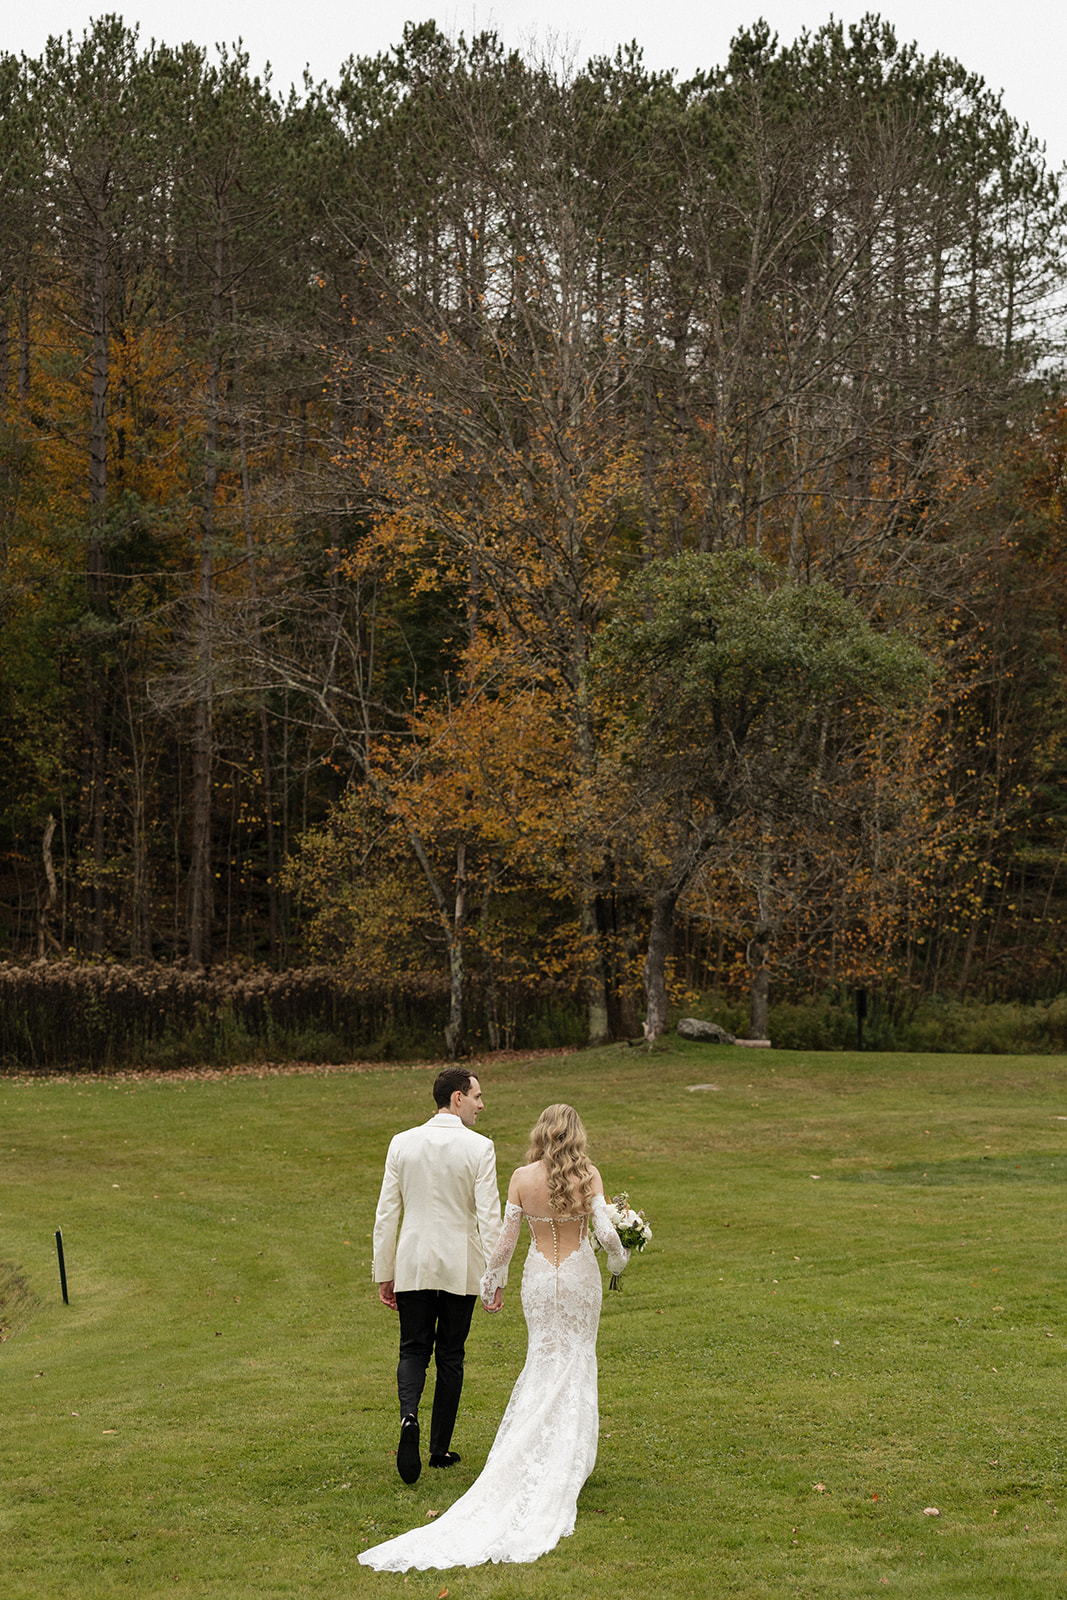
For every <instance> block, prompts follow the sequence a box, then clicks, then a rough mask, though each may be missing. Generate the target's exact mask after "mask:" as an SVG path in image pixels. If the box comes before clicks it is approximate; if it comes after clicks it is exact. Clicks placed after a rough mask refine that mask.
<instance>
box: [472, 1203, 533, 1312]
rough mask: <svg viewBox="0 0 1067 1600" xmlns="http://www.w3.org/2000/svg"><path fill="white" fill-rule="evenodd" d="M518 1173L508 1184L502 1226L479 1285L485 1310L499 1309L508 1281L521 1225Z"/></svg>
mask: <svg viewBox="0 0 1067 1600" xmlns="http://www.w3.org/2000/svg"><path fill="white" fill-rule="evenodd" d="M517 1179H518V1174H517V1173H513V1174H512V1178H511V1182H510V1183H509V1184H508V1201H507V1205H506V1206H505V1207H504V1226H503V1227H502V1228H501V1230H500V1237H499V1239H498V1240H497V1242H496V1248H495V1249H494V1251H493V1253H492V1255H491V1256H490V1257H489V1264H488V1266H487V1267H486V1269H485V1273H484V1275H483V1277H482V1281H481V1284H480V1286H479V1293H480V1294H481V1297H482V1305H483V1306H484V1307H485V1309H486V1310H487V1311H499V1310H500V1304H501V1300H502V1297H503V1290H504V1285H505V1284H506V1283H507V1281H508V1262H509V1261H510V1260H511V1258H512V1256H513V1255H514V1253H515V1246H516V1245H517V1244H518V1242H519V1230H520V1229H521V1227H522V1206H521V1205H520V1204H519V1203H518V1201H519V1189H518V1182H517Z"/></svg>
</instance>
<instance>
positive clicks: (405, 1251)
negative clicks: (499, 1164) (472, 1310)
mask: <svg viewBox="0 0 1067 1600" xmlns="http://www.w3.org/2000/svg"><path fill="white" fill-rule="evenodd" d="M401 1218H402V1219H403V1220H401ZM398 1223H399V1224H400V1237H399V1240H398V1239H397V1224H398ZM500 1228H501V1217H500V1193H499V1191H498V1189H497V1182H496V1151H495V1150H494V1148H493V1141H492V1140H491V1139H487V1138H485V1136H484V1135H483V1134H480V1133H476V1132H475V1131H474V1129H473V1128H468V1127H467V1126H466V1125H465V1124H464V1123H463V1122H461V1121H460V1119H459V1117H456V1116H452V1115H445V1116H435V1117H431V1118H430V1120H429V1122H425V1123H423V1124H422V1126H421V1127H418V1128H408V1129H406V1131H405V1132H404V1133H398V1134H397V1135H396V1136H395V1138H393V1139H392V1140H391V1141H390V1144H389V1150H388V1154H387V1155H386V1158H385V1176H384V1178H383V1179H382V1192H381V1194H380V1196H379V1198H378V1210H377V1212H376V1213H375V1217H374V1281H375V1282H376V1283H387V1282H388V1281H389V1280H390V1279H392V1280H393V1287H394V1289H396V1290H397V1291H399V1292H401V1293H402V1292H403V1291H405V1290H407V1289H444V1290H446V1291H447V1292H448V1293H449V1294H477V1293H478V1287H479V1284H480V1282H481V1278H482V1274H483V1273H484V1271H485V1268H486V1263H487V1262H488V1260H489V1257H490V1255H491V1254H492V1252H493V1247H494V1246H495V1244H496V1241H497V1237H498V1235H499V1233H500Z"/></svg>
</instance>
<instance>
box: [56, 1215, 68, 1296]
mask: <svg viewBox="0 0 1067 1600" xmlns="http://www.w3.org/2000/svg"><path fill="white" fill-rule="evenodd" d="M56 1254H57V1255H58V1256H59V1286H60V1288H61V1289H62V1290H63V1304H64V1305H65V1306H69V1305H70V1301H69V1300H68V1299H67V1264H66V1262H65V1261H64V1260H63V1230H62V1228H57V1229H56Z"/></svg>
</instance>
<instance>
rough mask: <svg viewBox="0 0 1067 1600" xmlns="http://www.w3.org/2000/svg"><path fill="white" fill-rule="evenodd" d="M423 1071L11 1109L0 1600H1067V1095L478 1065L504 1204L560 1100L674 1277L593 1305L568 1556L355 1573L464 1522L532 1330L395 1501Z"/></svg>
mask: <svg viewBox="0 0 1067 1600" xmlns="http://www.w3.org/2000/svg"><path fill="white" fill-rule="evenodd" d="M432 1071H433V1069H432V1068H429V1067H402V1068H392V1069H385V1068H381V1069H375V1070H373V1071H356V1070H352V1071H345V1070H340V1071H333V1072H315V1073H305V1074H300V1075H270V1076H262V1077H259V1076H252V1075H238V1076H230V1077H222V1078H215V1079H209V1080H206V1081H205V1080H200V1079H177V1078H174V1079H168V1080H163V1081H156V1080H149V1079H129V1078H120V1079H114V1080H96V1081H85V1080H77V1079H72V1080H70V1081H65V1082H63V1081H56V1080H48V1079H33V1080H15V1079H6V1080H0V1158H2V1159H0V1325H2V1328H3V1333H4V1335H5V1338H4V1342H3V1343H2V1345H0V1386H2V1395H3V1400H2V1409H0V1594H2V1595H3V1597H4V1600H111V1597H116V1596H130V1597H137V1600H142V1597H143V1600H155V1597H158V1596H173V1597H176V1600H192V1597H196V1600H223V1597H224V1600H250V1597H253V1596H254V1597H256V1600H276V1597H277V1600H281V1597H286V1600H289V1597H292V1600H335V1597H338V1596H349V1595H354V1596H364V1595H381V1596H384V1597H386V1600H388V1597H389V1596H390V1595H394V1594H395V1595H400V1594H401V1593H403V1594H404V1595H405V1596H407V1595H411V1596H426V1597H431V1596H433V1597H439V1596H441V1595H442V1594H444V1593H445V1592H446V1591H447V1595H448V1596H449V1597H450V1600H487V1597H492V1600H512V1597H514V1600H520V1597H521V1600H527V1597H530V1600H556V1597H563V1596H576V1597H582V1600H609V1597H610V1600H637V1597H639V1596H641V1597H643V1596H654V1597H659V1596H664V1597H671V1600H674V1597H677V1600H683V1597H684V1600H690V1597H694V1596H695V1597H698V1600H703V1597H705V1596H707V1597H719V1596H740V1597H743V1600H765V1597H766V1600H771V1597H774V1600H778V1597H781V1596H793V1595H801V1596H819V1597H827V1600H830V1597H832V1600H859V1597H865V1596H874V1595H878V1596H880V1595H885V1594H890V1595H900V1596H915V1597H919V1596H921V1597H923V1600H942V1597H949V1596H952V1597H958V1600H1035V1597H1037V1596H1042V1597H1050V1600H1058V1597H1063V1596H1067V1554H1065V1550H1064V1542H1065V1541H1064V1534H1065V1531H1067V1517H1065V1506H1067V1499H1065V1497H1067V1429H1065V1422H1064V1418H1065V1412H1067V1380H1065V1372H1064V1356H1065V1342H1067V1340H1065V1335H1067V1329H1065V1319H1064V1310H1065V1306H1067V1296H1065V1292H1064V1267H1065V1255H1064V1200H1065V1198H1067V1059H1065V1058H1064V1057H1040V1058H1038V1057H1007V1056H998V1057H960V1056H957V1057H951V1056H943V1055H938V1056H927V1057H917V1056H901V1055H895V1056H890V1055H874V1054H871V1055H864V1056H855V1055H804V1054H803V1053H795V1054H787V1053H784V1052H778V1051H761V1052H758V1053H757V1052H747V1051H741V1050H733V1051H730V1050H725V1051H716V1050H714V1049H706V1048H705V1049H701V1047H697V1046H686V1045H682V1044H680V1043H674V1044H672V1045H671V1046H670V1047H669V1048H666V1049H664V1050H662V1051H657V1052H656V1053H655V1054H653V1055H651V1056H650V1055H648V1054H646V1053H644V1052H643V1051H638V1050H628V1049H626V1048H625V1047H623V1048H619V1049H612V1050H605V1051H599V1052H586V1053H581V1054H576V1055H570V1056H554V1057H549V1058H543V1059H538V1060H533V1061H529V1062H524V1061H509V1062H497V1063H486V1064H484V1065H483V1066H482V1067H481V1074H482V1086H483V1090H484V1093H485V1099H486V1107H487V1109H486V1111H485V1112H484V1114H483V1116H482V1118H481V1119H480V1122H479V1127H480V1129H481V1130H482V1131H484V1132H487V1133H490V1134H491V1135H492V1136H493V1137H494V1138H495V1140H496V1144H497V1150H498V1164H499V1168H500V1174H501V1186H502V1188H503V1185H504V1183H506V1179H507V1175H508V1173H509V1172H510V1170H511V1167H512V1166H513V1165H515V1164H516V1163H517V1162H518V1161H520V1160H521V1159H522V1156H523V1153H524V1150H525V1137H526V1133H527V1130H528V1129H529V1127H530V1125H531V1124H532V1122H533V1121H534V1120H535V1118H536V1116H537V1114H538V1113H539V1111H540V1110H541V1108H542V1107H543V1106H544V1105H545V1104H547V1103H549V1102H551V1101H553V1100H557V1099H567V1100H570V1101H572V1102H573V1103H574V1104H575V1105H577V1106H578V1108H579V1110H580V1111H581V1112H582V1114H583V1116H584V1118H585V1120H586V1123H587V1126H588V1128H589V1130H590V1135H591V1141H592V1145H593V1153H594V1157H595V1159H596V1160H597V1161H598V1163H599V1165H600V1166H601V1168H602V1170H603V1172H604V1175H605V1181H606V1183H607V1185H608V1188H609V1190H612V1191H617V1190H620V1189H626V1190H628V1191H629V1193H630V1196H631V1200H632V1202H633V1203H634V1204H636V1205H640V1206H642V1207H644V1209H645V1210H646V1211H647V1212H648V1214H649V1216H650V1218H651V1220H652V1223H653V1226H654V1229H655V1239H654V1242H653V1244H652V1246H650V1248H649V1250H648V1251H647V1252H646V1253H645V1255H644V1256H642V1257H639V1258H636V1259H635V1260H634V1262H633V1264H632V1266H631V1268H630V1269H629V1271H628V1273H627V1279H626V1287H625V1292H624V1293H623V1294H621V1295H608V1296H606V1297H605V1308H604V1316H603V1319H602V1322H601V1332H600V1346H599V1349H600V1403H601V1444H600V1454H599V1457H598V1461H597V1466H596V1470H595V1472H594V1475H593V1477H592V1478H591V1479H590V1481H589V1483H588V1484H587V1486H586V1489H585V1491H584V1492H583V1495H582V1498H581V1500H580V1502H579V1513H578V1527H577V1531H576V1533H575V1534H574V1536H573V1537H572V1538H570V1539H568V1540H565V1541H564V1542H563V1543H562V1544H561V1545H560V1546H559V1547H558V1548H557V1549H556V1550H555V1551H554V1552H553V1553H552V1554H550V1555H548V1556H546V1557H544V1558H543V1559H542V1560H541V1561H540V1562H538V1563H536V1565H534V1566H531V1567H505V1568H489V1569H485V1568H482V1569H477V1570H474V1571H470V1572H467V1571H451V1572H448V1573H443V1574H441V1573H422V1574H417V1573H412V1574H410V1575H408V1576H407V1577H404V1576H399V1575H386V1574H381V1575H379V1574H375V1573H371V1572H368V1571H366V1570H365V1569H363V1568H360V1567H359V1566H358V1565H357V1563H356V1555H357V1553H358V1551H359V1550H360V1549H361V1548H364V1547H365V1546H366V1545H367V1544H369V1543H374V1542H377V1541H378V1540H379V1539H381V1538H385V1537H388V1536H389V1535H391V1534H392V1533H395V1532H399V1531H401V1530H402V1529H403V1528H405V1527H410V1526H412V1525H413V1524H414V1523H416V1522H419V1521H421V1520H422V1519H423V1518H425V1517H426V1516H427V1515H428V1514H429V1513H430V1512H432V1511H437V1510H440V1509H442V1508H443V1507H444V1506H445V1505H447V1504H448V1503H449V1502H450V1501H451V1500H452V1499H454V1498H456V1497H457V1496H458V1495H459V1494H460V1493H461V1492H462V1491H463V1490H464V1489H465V1488H466V1487H467V1486H468V1485H469V1484H470V1482H471V1481H472V1480H473V1478H474V1477H475V1476H476V1475H477V1472H478V1471H479V1469H480V1466H481V1464H482V1462H483V1461H484V1458H485V1454H486V1451H487V1449H488V1446H489V1443H490V1441H491V1439H492V1435H493V1432H494V1430H495V1427H496V1423H497V1421H498V1419H499V1417H500V1414H501V1411H502V1409H503V1406H504V1403H505V1401H506V1398H507V1395H508V1393H509V1392H510V1388H511V1385H512V1383H513V1381H514V1378H515V1375H516V1373H517V1371H518V1369H519V1367H520V1366H521V1363H522V1359H523V1349H524V1342H525V1341H524V1331H523V1324H522V1315H521V1310H520V1307H519V1303H518V1293H517V1288H516V1289H514V1290H513V1291H512V1292H509V1294H508V1296H507V1301H506V1307H505V1312H504V1314H503V1315H502V1316H501V1317H497V1318H493V1319H490V1318H487V1317H483V1316H481V1314H480V1313H478V1314H477V1320H476V1322H475V1325H474V1328H473V1330H472V1335H471V1339H470V1341H469V1343H468V1347H467V1350H468V1361H467V1381H466V1388H465V1391H464V1401H463V1408H462V1410H461V1414H460V1423H459V1429H458V1432H457V1437H456V1440H455V1443H456V1446H457V1447H458V1448H459V1449H460V1450H461V1451H462V1453H463V1458H464V1459H463V1462H462V1464H461V1465H460V1466H459V1467H457V1468H455V1469H453V1471H452V1472H450V1473H448V1474H447V1475H446V1474H443V1473H436V1472H429V1471H426V1472H424V1473H423V1476H422V1478H421V1479H420V1481H419V1483H418V1484H417V1485H416V1486H415V1487H414V1488H405V1487H404V1485H402V1484H401V1483H400V1480H399V1478H398V1477H397V1476H396V1472H395V1466H394V1462H393V1451H394V1449H395V1444H396V1419H395V1414H394V1413H395V1391H394V1373H395V1364H396V1345H395V1341H396V1323H395V1319H394V1318H393V1317H392V1316H391V1315H390V1314H389V1313H388V1312H386V1311H385V1309H384V1308H383V1307H381V1306H380V1305H379V1304H378V1302H377V1298H376V1295H375V1293H374V1290H373V1288H372V1286H371V1283H370V1239H369V1236H370V1230H371V1224H372V1218H373V1211H374V1203H375V1200H376V1197H377V1190H378V1183H379V1179H380V1172H381V1163H382V1159H383V1156H384V1151H385V1145H386V1143H387V1140H388V1138H389V1136H390V1134H391V1133H392V1132H394V1131H395V1130H396V1129H398V1128H400V1127H403V1126H406V1125H409V1124H411V1123H413V1122H415V1121H418V1120H421V1118H422V1117H424V1116H426V1115H429V1114H430V1112H431V1111H432V1103H431V1101H430V1097H429V1084H430V1081H431V1078H432ZM694 1085H706V1086H707V1087H702V1088H694V1087H693V1086H694ZM57 1228H62V1230H63V1238H64V1244H65V1249H66V1256H67V1267H68V1276H69V1287H70V1305H69V1306H64V1305H63V1303H62V1300H61V1297H60V1290H59V1274H58V1269H57V1265H56V1253H55V1242H54V1233H55V1230H56V1229H57ZM515 1281H516V1283H517V1277H516V1280H515ZM935 1511H936V1513H937V1514H936V1515H934V1514H933V1513H934V1512H935Z"/></svg>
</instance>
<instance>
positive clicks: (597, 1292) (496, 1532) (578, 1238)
mask: <svg viewBox="0 0 1067 1600" xmlns="http://www.w3.org/2000/svg"><path fill="white" fill-rule="evenodd" d="M523 1215H524V1213H523V1210H522V1208H521V1206H516V1205H512V1204H510V1203H509V1204H508V1205H507V1207H506V1208H505V1211H504V1227H503V1230H502V1232H501V1235H500V1239H499V1242H498V1244H497V1247H496V1249H495V1250H494V1252H493V1257H492V1260H491V1261H490V1263H489V1266H488V1268H487V1269H486V1273H485V1277H484V1278H483V1279H482V1285H481V1291H482V1299H483V1301H485V1302H486V1303H488V1302H489V1301H490V1300H491V1299H492V1297H493V1295H494V1293H495V1292H496V1288H497V1286H498V1284H499V1283H500V1282H501V1281H502V1279H503V1277H504V1274H505V1271H506V1268H507V1264H508V1262H509V1260H510V1259H511V1255H512V1252H513V1251H514V1249H515V1246H516V1244H517V1242H518V1238H519V1232H520V1229H521V1226H522V1218H523ZM591 1220H592V1223H593V1227H594V1229H595V1231H596V1236H597V1238H598V1239H599V1241H600V1243H601V1244H602V1245H603V1246H604V1248H605V1250H606V1251H607V1256H608V1268H609V1270H610V1271H611V1272H621V1271H622V1269H623V1267H624V1266H625V1265H626V1262H627V1261H628V1260H629V1252H628V1251H626V1250H625V1249H624V1248H623V1246H622V1245H621V1244H620V1242H619V1236H618V1234H617V1233H616V1231H615V1229H614V1228H613V1227H612V1225H611V1222H610V1221H609V1219H608V1212H607V1205H606V1203H605V1201H604V1197H603V1195H596V1196H595V1197H594V1199H593V1209H592V1218H591ZM589 1221H590V1218H589V1217H556V1218H552V1217H529V1218H528V1222H529V1225H530V1232H531V1239H530V1250H529V1254H528V1255H527V1257H526V1265H525V1268H524V1270H523V1274H522V1309H523V1312H524V1314H525V1317H526V1328H527V1334H528V1337H529V1343H528V1346H527V1351H526V1365H525V1366H524V1367H523V1369H522V1371H521V1372H520V1374H519V1376H518V1379H517V1381H516V1384H515V1387H514V1389H513V1390H512V1393H511V1399H510V1400H509V1401H508V1404H507V1409H506V1410H505V1412H504V1416H503V1419H502V1421H501V1423H500V1427H499V1429H498V1431H497V1436H496V1438H495V1439H494V1441H493V1445H492V1448H491V1449H490V1451H489V1455H488V1457H487V1458H486V1463H485V1467H484V1468H483V1470H482V1473H481V1476H480V1477H479V1478H478V1479H477V1480H476V1481H475V1482H474V1483H473V1484H471V1487H470V1488H469V1489H468V1490H467V1492H466V1494H464V1495H463V1496H462V1497H461V1498H460V1499H459V1500H457V1501H456V1502H455V1503H454V1505H451V1506H450V1507H449V1508H448V1510H447V1511H446V1512H444V1513H443V1515H442V1516H440V1517H438V1518H437V1520H436V1521H435V1522H428V1523H425V1524H424V1525H423V1526H421V1527H418V1528H412V1530H411V1531H410V1533H402V1534H400V1536H399V1537H398V1538H396V1539H389V1540H388V1541H387V1542H386V1543H385V1544H379V1545H375V1546H374V1547H373V1548H372V1549H370V1550H364V1551H363V1552H362V1554H361V1555H360V1557H359V1560H360V1561H361V1562H362V1564H363V1565H364V1566H367V1567H374V1568H376V1569H377V1570H378V1571H379V1572H406V1571H408V1570H409V1568H418V1569H424V1568H427V1567H433V1568H437V1569H445V1568H447V1567H476V1566H480V1565H481V1563H482V1562H483V1561H536V1560H537V1558H538V1556H542V1555H544V1554H545V1552H546V1551H547V1550H551V1549H552V1547H553V1546H554V1545H556V1544H558V1542H559V1540H560V1539H562V1538H564V1537H565V1536H566V1535H567V1534H569V1533H573V1532H574V1521H575V1514H576V1510H577V1504H578V1494H579V1491H580V1490H581V1487H582V1485H583V1483H584V1482H585V1480H586V1478H588V1476H589V1474H590V1473H591V1472H592V1470H593V1464H594V1462H595V1461H596V1447H597V1435H598V1433H599V1429H600V1419H599V1415H598V1412H597V1368H596V1334H597V1324H598V1323H599V1321H600V1302H601V1299H602V1295H603V1287H602V1284H601V1280H600V1268H599V1266H598V1264H597V1260H596V1257H595V1255H594V1254H593V1249H592V1245H591V1243H590V1240H589V1230H588V1223H589ZM539 1236H540V1239H541V1243H542V1244H543V1245H544V1246H546V1250H545V1251H543V1250H542V1249H541V1248H539V1244H538V1237H539ZM569 1246H573V1248H569V1249H568V1247H569ZM547 1250H550V1251H551V1252H552V1255H551V1256H549V1254H547V1253H546V1251H547Z"/></svg>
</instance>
